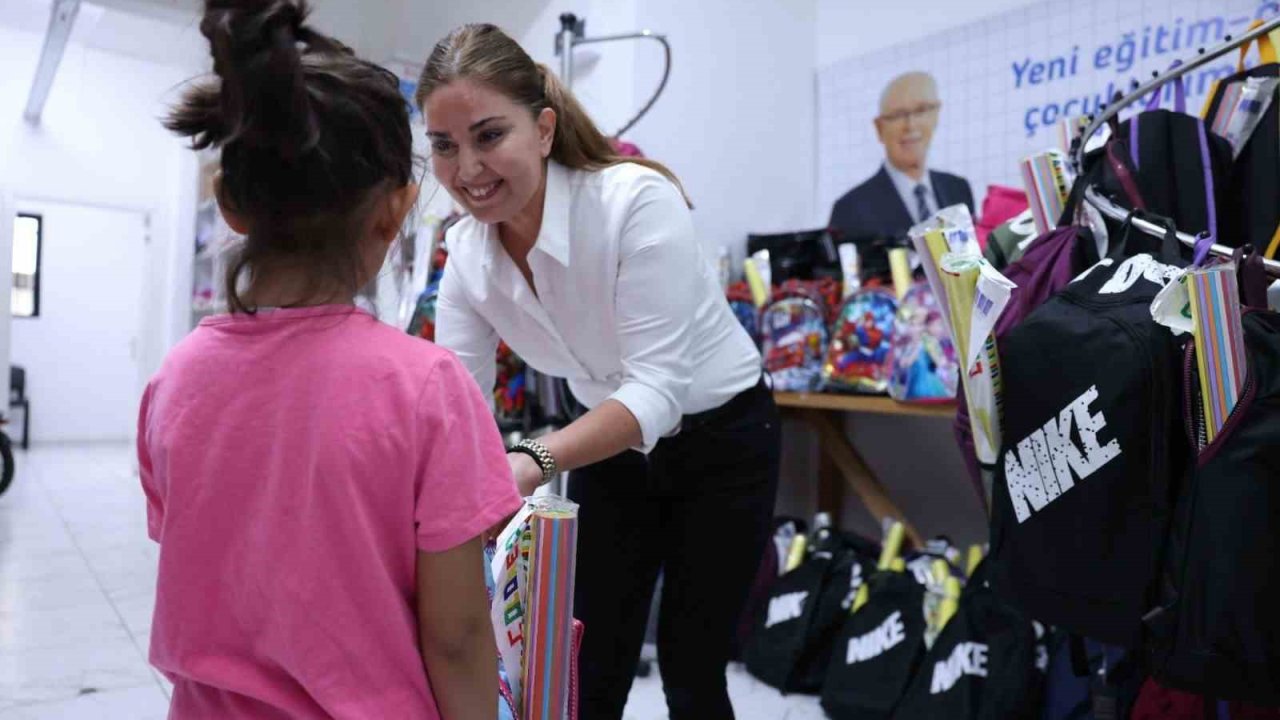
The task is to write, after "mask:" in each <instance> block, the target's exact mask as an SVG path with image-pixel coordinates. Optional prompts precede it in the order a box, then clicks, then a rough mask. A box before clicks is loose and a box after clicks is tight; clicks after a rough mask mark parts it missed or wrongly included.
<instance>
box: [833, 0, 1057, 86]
mask: <svg viewBox="0 0 1280 720" xmlns="http://www.w3.org/2000/svg"><path fill="white" fill-rule="evenodd" d="M1038 2H1044V0H969V1H968V2H939V0H894V1H893V2H882V1H880V0H818V16H817V23H816V24H815V26H814V29H815V32H816V39H817V64H816V67H817V68H819V69H821V68H824V67H826V66H828V65H830V64H831V63H833V62H835V61H837V60H842V59H844V58H846V57H849V56H851V55H861V54H863V53H868V52H872V51H875V50H879V49H881V48H887V47H891V46H893V45H897V44H898V43H902V42H908V41H911V40H915V39H917V38H922V37H924V36H926V35H930V34H932V33H935V32H939V31H941V30H946V29H947V28H953V27H959V26H961V25H964V24H965V23H968V22H972V21H974V20H979V19H981V18H984V17H987V16H990V15H995V14H996V13H999V12H1003V11H1005V10H1010V9H1013V8H1017V7H1023V6H1026V5H1035V4H1037V3H1038ZM1009 40H1010V41H1011V42H1018V41H1019V40H1018V39H1017V38H1009Z"/></svg>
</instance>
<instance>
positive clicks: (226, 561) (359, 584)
mask: <svg viewBox="0 0 1280 720" xmlns="http://www.w3.org/2000/svg"><path fill="white" fill-rule="evenodd" d="M305 17H306V7H305V5H304V3H303V2H302V1H301V0H295V1H290V0H265V1H264V0H256V1H251V0H208V2H207V5H206V10H205V14H204V18H203V21H202V22H201V25H200V29H201V32H202V33H203V34H204V35H205V37H207V38H208V39H209V42H210V44H211V46H212V49H213V58H214V71H215V73H216V74H217V78H216V79H213V80H210V81H207V82H202V83H200V84H197V85H195V86H194V87H192V88H191V89H190V90H188V91H187V93H186V95H185V97H184V98H183V100H182V102H181V103H180V104H179V105H178V107H177V108H175V109H174V110H173V112H172V114H171V115H170V116H169V118H168V120H167V126H168V127H169V128H170V129H172V130H174V131H175V132H177V133H178V134H180V135H183V136H186V137H191V138H193V140H194V144H195V146H196V147H197V148H207V147H213V148H217V149H219V150H220V151H221V173H220V176H219V178H218V180H217V183H216V194H217V197H218V202H219V205H220V207H221V210H222V213H223V216H224V217H225V218H226V220H227V222H228V224H229V225H230V226H231V227H232V228H233V229H234V230H236V231H237V232H239V233H241V234H243V235H245V236H246V240H245V242H244V245H243V247H242V249H240V250H239V255H238V256H237V258H236V259H235V261H234V262H232V263H231V265H230V272H229V273H228V275H227V278H226V289H227V296H228V303H229V305H230V308H231V312H230V313H229V314H227V315H221V316H216V317H213V318H209V319H207V320H205V321H204V322H203V323H201V324H200V327H199V328H197V329H196V330H195V331H194V332H193V333H191V335H190V336H189V337H188V338H187V339H186V340H184V341H183V342H182V343H181V344H180V345H179V346H178V347H177V348H175V349H174V351H173V352H172V353H171V354H170V355H169V357H168V358H167V359H166V361H165V363H164V366H163V367H162V368H161V370H160V371H159V373H157V375H156V376H155V378H154V379H153V380H152V381H151V383H150V384H149V385H148V387H147V390H146V394H145V396H144V397H143V402H142V410H141V416H140V418H139V423H138V425H139V427H138V457H139V462H140V466H141V470H142V485H143V489H144V490H145V492H146V497H147V514H148V531H149V533H150V535H151V537H152V538H153V539H154V540H156V541H157V542H159V543H160V567H159V580H158V585H157V597H156V609H155V617H154V622H153V629H152V636H151V661H152V663H153V664H155V665H156V666H157V667H158V668H159V669H160V670H162V671H163V672H164V673H165V675H166V676H167V677H168V678H169V679H170V680H171V681H173V684H174V688H173V700H172V705H171V708H170V717H171V718H180V719H183V720H185V719H187V718H192V719H200V718H219V719H220V720H221V719H227V718H317V719H318V718H396V719H397V720H401V719H410V720H412V719H419V718H420V719H423V720H429V719H434V718H447V719H448V720H453V719H456V718H482V717H487V718H493V717H495V715H496V712H497V660H496V658H497V656H496V649H495V646H494V639H493V633H492V629H491V625H490V621H489V613H488V600H487V594H486V591H485V584H484V576H483V552H482V545H481V539H480V538H481V536H482V535H483V534H484V533H485V531H486V530H488V529H489V528H490V527H492V526H494V525H495V524H496V523H499V522H500V521H501V520H502V519H503V518H505V517H507V516H509V515H510V514H511V513H513V512H514V511H515V510H516V509H517V508H518V506H519V502H520V500H519V496H518V493H517V491H516V489H515V486H514V484H513V481H512V478H511V472H510V468H509V464H508V461H507V459H506V456H505V453H504V451H503V447H502V443H501V441H500V438H499V437H498V433H497V429H496V427H495V425H494V422H493V419H492V417H491V415H490V414H489V410H488V406H487V403H486V402H485V401H484V399H483V397H482V395H481V393H480V391H479V388H478V387H477V386H476V384H475V382H474V381H473V380H472V379H471V377H470V375H469V374H468V373H467V371H466V370H465V369H463V367H462V366H461V364H460V363H459V362H458V360H456V359H455V358H454V356H452V355H451V354H449V353H448V352H446V351H444V350H441V349H439V348H437V347H436V346H434V345H432V344H430V343H427V342H425V341H422V340H418V339H415V338H412V337H410V336H408V335H407V334H405V333H403V332H400V331H398V330H396V329H394V328H391V327H389V326H386V325H383V324H381V323H379V322H378V321H377V320H376V319H375V318H373V317H372V316H370V315H368V314H367V313H364V312H362V311H360V310H357V309H356V308H355V306H354V301H353V299H354V297H355V295H356V292H357V290H358V288H360V287H362V286H363V285H364V284H365V283H367V282H368V281H369V280H371V279H372V278H373V277H374V276H375V275H376V273H377V271H378V269H379V268H380V267H381V265H382V262H383V260H384V258H385V256H386V254H387V251H388V249H389V247H390V245H391V244H392V242H393V241H394V240H395V238H396V236H397V235H398V232H399V230H400V228H401V226H402V224H403V222H404V219H405V217H406V215H407V213H408V212H409V211H410V208H411V206H412V205H413V204H414V202H415V200H416V196H417V192H418V187H417V185H416V184H415V183H414V182H413V178H412V170H413V159H412V152H411V149H412V138H411V135H410V130H409V119H408V115H407V111H406V103H405V101H404V98H403V97H402V96H401V94H400V91H399V87H398V82H397V79H396V77H395V76H394V75H393V74H391V73H390V72H388V71H386V70H383V69H382V68H379V67H377V66H375V65H373V64H371V63H368V62H365V61H363V60H361V59H359V58H357V57H355V55H353V54H352V53H351V52H350V51H349V50H348V49H346V48H345V47H343V46H341V45H340V44H339V43H337V42H336V41H334V40H331V39H329V38H327V37H325V36H323V35H320V34H319V33H317V32H315V31H314V30H312V29H311V28H310V27H308V26H307V25H306V24H305V23H304V20H305Z"/></svg>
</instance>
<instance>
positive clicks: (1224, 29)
mask: <svg viewBox="0 0 1280 720" xmlns="http://www.w3.org/2000/svg"><path fill="white" fill-rule="evenodd" d="M1276 14H1280V3H1276V2H1259V1H1258V0H1124V2H1116V1H1115V0H1074V2H1070V3H1051V2H1047V1H1046V2H1043V3H1039V4H1036V5H1032V6H1028V7H1024V8H1020V9H1017V10H1013V11H1010V12H1007V13H1002V14H1000V15H996V16H993V17H990V18H987V19H984V20H979V21H976V22H973V23H970V24H968V25H965V26H962V27H958V28H954V29H952V30H948V31H946V32H944V33H937V34H934V35H930V36H928V37H925V38H922V39H920V40H916V41H913V42H910V43H904V44H901V45H898V46H896V47H893V48H888V49H885V50H881V51H877V52H875V53H871V54H868V55H862V56H859V55H854V56H851V57H849V58H847V59H845V60H841V61H838V62H835V63H833V64H831V65H829V66H827V67H825V68H823V69H820V70H819V72H818V202H819V203H820V207H823V208H829V207H830V206H831V205H832V203H834V202H835V200H837V199H838V198H839V197H840V196H841V195H843V194H844V193H845V192H847V191H848V190H849V189H850V188H852V187H854V186H855V185H857V184H859V183H861V182H862V181H863V180H865V179H866V178H868V177H870V176H871V175H872V174H873V173H875V172H876V170H877V169H878V168H879V165H880V163H881V162H882V161H883V158H884V152H883V148H882V147H881V146H880V144H879V142H878V140H877V139H876V135H875V129H874V125H873V119H874V117H875V116H876V114H877V113H878V111H879V102H880V94H881V91H882V90H883V88H884V86H885V85H886V84H887V83H888V81H889V80H890V79H892V78H893V77H895V76H896V75H898V74H900V73H903V72H907V71H911V70H923V71H926V72H929V73H931V74H933V76H934V77H935V78H936V79H937V81H938V86H939V91H940V95H941V99H942V102H943V108H942V111H941V116H940V119H939V125H938V130H937V133H936V134H935V135H934V140H933V146H932V150H931V152H930V158H929V165H930V167H931V168H933V169H935V170H945V171H948V172H953V173H956V174H959V175H962V176H964V177H966V178H968V180H969V182H970V184H971V185H972V187H973V191H974V196H975V201H976V202H977V203H978V204H979V206H980V205H981V202H982V198H983V197H984V196H985V194H986V189H987V187H988V186H989V185H991V184H998V185H1009V186H1013V187H1021V183H1020V180H1019V175H1018V162H1019V161H1020V160H1021V159H1022V158H1024V157H1026V156H1027V155H1030V154H1033V153H1036V152H1040V151H1042V150H1045V149H1048V148H1051V147H1059V146H1060V140H1059V137H1060V134H1059V130H1058V127H1057V122H1056V118H1057V117H1058V116H1061V115H1062V109H1063V108H1064V107H1066V108H1068V109H1070V110H1076V109H1077V108H1080V107H1096V104H1097V102H1098V99H1099V96H1105V95H1106V94H1108V86H1111V87H1113V88H1114V89H1117V90H1127V89H1128V83H1130V82H1131V80H1132V79H1134V78H1144V77H1150V75H1151V73H1152V72H1153V71H1156V70H1163V69H1165V68H1167V67H1168V66H1169V65H1170V64H1171V63H1172V62H1173V61H1174V60H1175V59H1177V58H1189V57H1191V56H1192V55H1194V54H1195V52H1196V49H1197V48H1198V47H1203V46H1205V45H1213V44H1217V42H1219V41H1220V40H1221V37H1222V36H1224V35H1233V34H1234V35H1238V34H1240V33H1241V32H1243V31H1245V30H1246V29H1247V27H1248V23H1249V22H1250V21H1252V20H1253V19H1254V18H1259V17H1261V18H1270V17H1273V16H1274V15H1276ZM1162 30H1163V32H1161V31H1162ZM1126 33H1131V35H1130V36H1129V37H1131V38H1132V45H1131V46H1129V45H1127V44H1126V43H1125V42H1124V41H1125V39H1126ZM1108 47H1109V48H1110V50H1109V51H1108V50H1107V49H1106V48H1108ZM1175 47H1176V48H1177V49H1174V48H1175ZM1157 49H1159V50H1163V51H1164V52H1157ZM1144 55H1145V57H1144ZM1073 57H1074V58H1075V62H1074V69H1075V72H1074V73H1072V72H1071V70H1072V69H1073V63H1072V59H1073ZM1055 59H1058V62H1056V63H1055V62H1054V60H1055ZM1028 61H1029V63H1030V64H1028ZM1235 61H1236V56H1234V55H1232V56H1231V57H1230V58H1224V59H1220V60H1218V61H1216V62H1214V63H1212V64H1210V65H1209V66H1208V68H1207V69H1206V70H1205V71H1197V72H1194V73H1192V74H1191V76H1190V77H1189V79H1188V82H1187V86H1186V87H1187V100H1188V103H1187V104H1188V109H1189V110H1190V111H1192V112H1198V111H1199V109H1200V107H1201V104H1202V103H1203V101H1204V98H1205V97H1206V95H1207V93H1208V91H1209V89H1210V88H1211V86H1212V83H1211V81H1212V79H1213V78H1214V77H1216V76H1218V75H1221V74H1226V73H1227V72H1229V71H1231V70H1233V69H1234V64H1235ZM1038 62H1043V63H1044V67H1043V68H1041V69H1040V70H1038V71H1037V70H1035V63H1038ZM1095 64H1097V65H1100V66H1101V67H1095ZM1015 67H1021V68H1022V73H1021V78H1022V80H1023V82H1022V84H1021V87H1018V83H1017V80H1018V77H1019V75H1018V73H1017V72H1016V71H1015ZM1033 76H1034V77H1035V78H1036V79H1038V80H1039V81H1040V82H1038V83H1034V84H1033V83H1032V82H1031V79H1032V78H1033ZM1051 77H1052V79H1050V78H1051ZM1072 101H1074V102H1072ZM1069 103H1070V104H1069ZM1164 106H1165V107H1172V103H1171V102H1169V101H1166V103H1165V105H1164ZM1075 114H1077V115H1079V114H1083V113H1080V112H1076V113H1075ZM1045 120H1049V121H1050V123H1049V125H1050V126H1049V127H1047V128H1046V127H1044V124H1045ZM1028 124H1030V125H1031V126H1032V128H1033V129H1032V130H1029V129H1028Z"/></svg>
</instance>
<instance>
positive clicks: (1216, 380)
mask: <svg viewBox="0 0 1280 720" xmlns="http://www.w3.org/2000/svg"><path fill="white" fill-rule="evenodd" d="M1235 269H1236V266H1235V263H1223V264H1221V265H1215V266H1213V267H1208V268H1200V269H1196V270H1192V271H1191V272H1189V273H1187V278H1186V281H1187V293H1188V295H1189V297H1190V300H1191V322H1192V325H1193V327H1194V333H1195V338H1196V366H1197V367H1196V369H1197V371H1198V373H1199V376H1200V397H1201V403H1202V405H1203V407H1204V418H1205V439H1206V440H1207V441H1208V442H1213V439H1214V438H1215V437H1217V436H1218V435H1219V434H1220V433H1221V432H1222V428H1223V426H1224V425H1226V423H1227V418H1228V417H1230V416H1231V411H1232V410H1233V409H1235V406H1236V403H1237V402H1238V401H1239V400H1240V395H1241V393H1242V392H1243V391H1244V383H1245V374H1246V369H1247V368H1246V364H1245V363H1246V360H1245V349H1244V328H1243V326H1242V324H1241V321H1240V289H1239V287H1238V285H1237V282H1236V273H1235Z"/></svg>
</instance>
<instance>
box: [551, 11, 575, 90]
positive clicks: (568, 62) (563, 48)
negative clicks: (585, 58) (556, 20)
mask: <svg viewBox="0 0 1280 720" xmlns="http://www.w3.org/2000/svg"><path fill="white" fill-rule="evenodd" d="M578 27H579V25H578V17H577V16H576V15H574V14H573V13H565V14H563V15H561V16H560V34H559V37H557V38H556V50H557V52H559V53H560V82H562V83H564V86H565V87H567V88H570V89H572V88H573V45H574V41H575V40H576V39H577V34H578Z"/></svg>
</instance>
